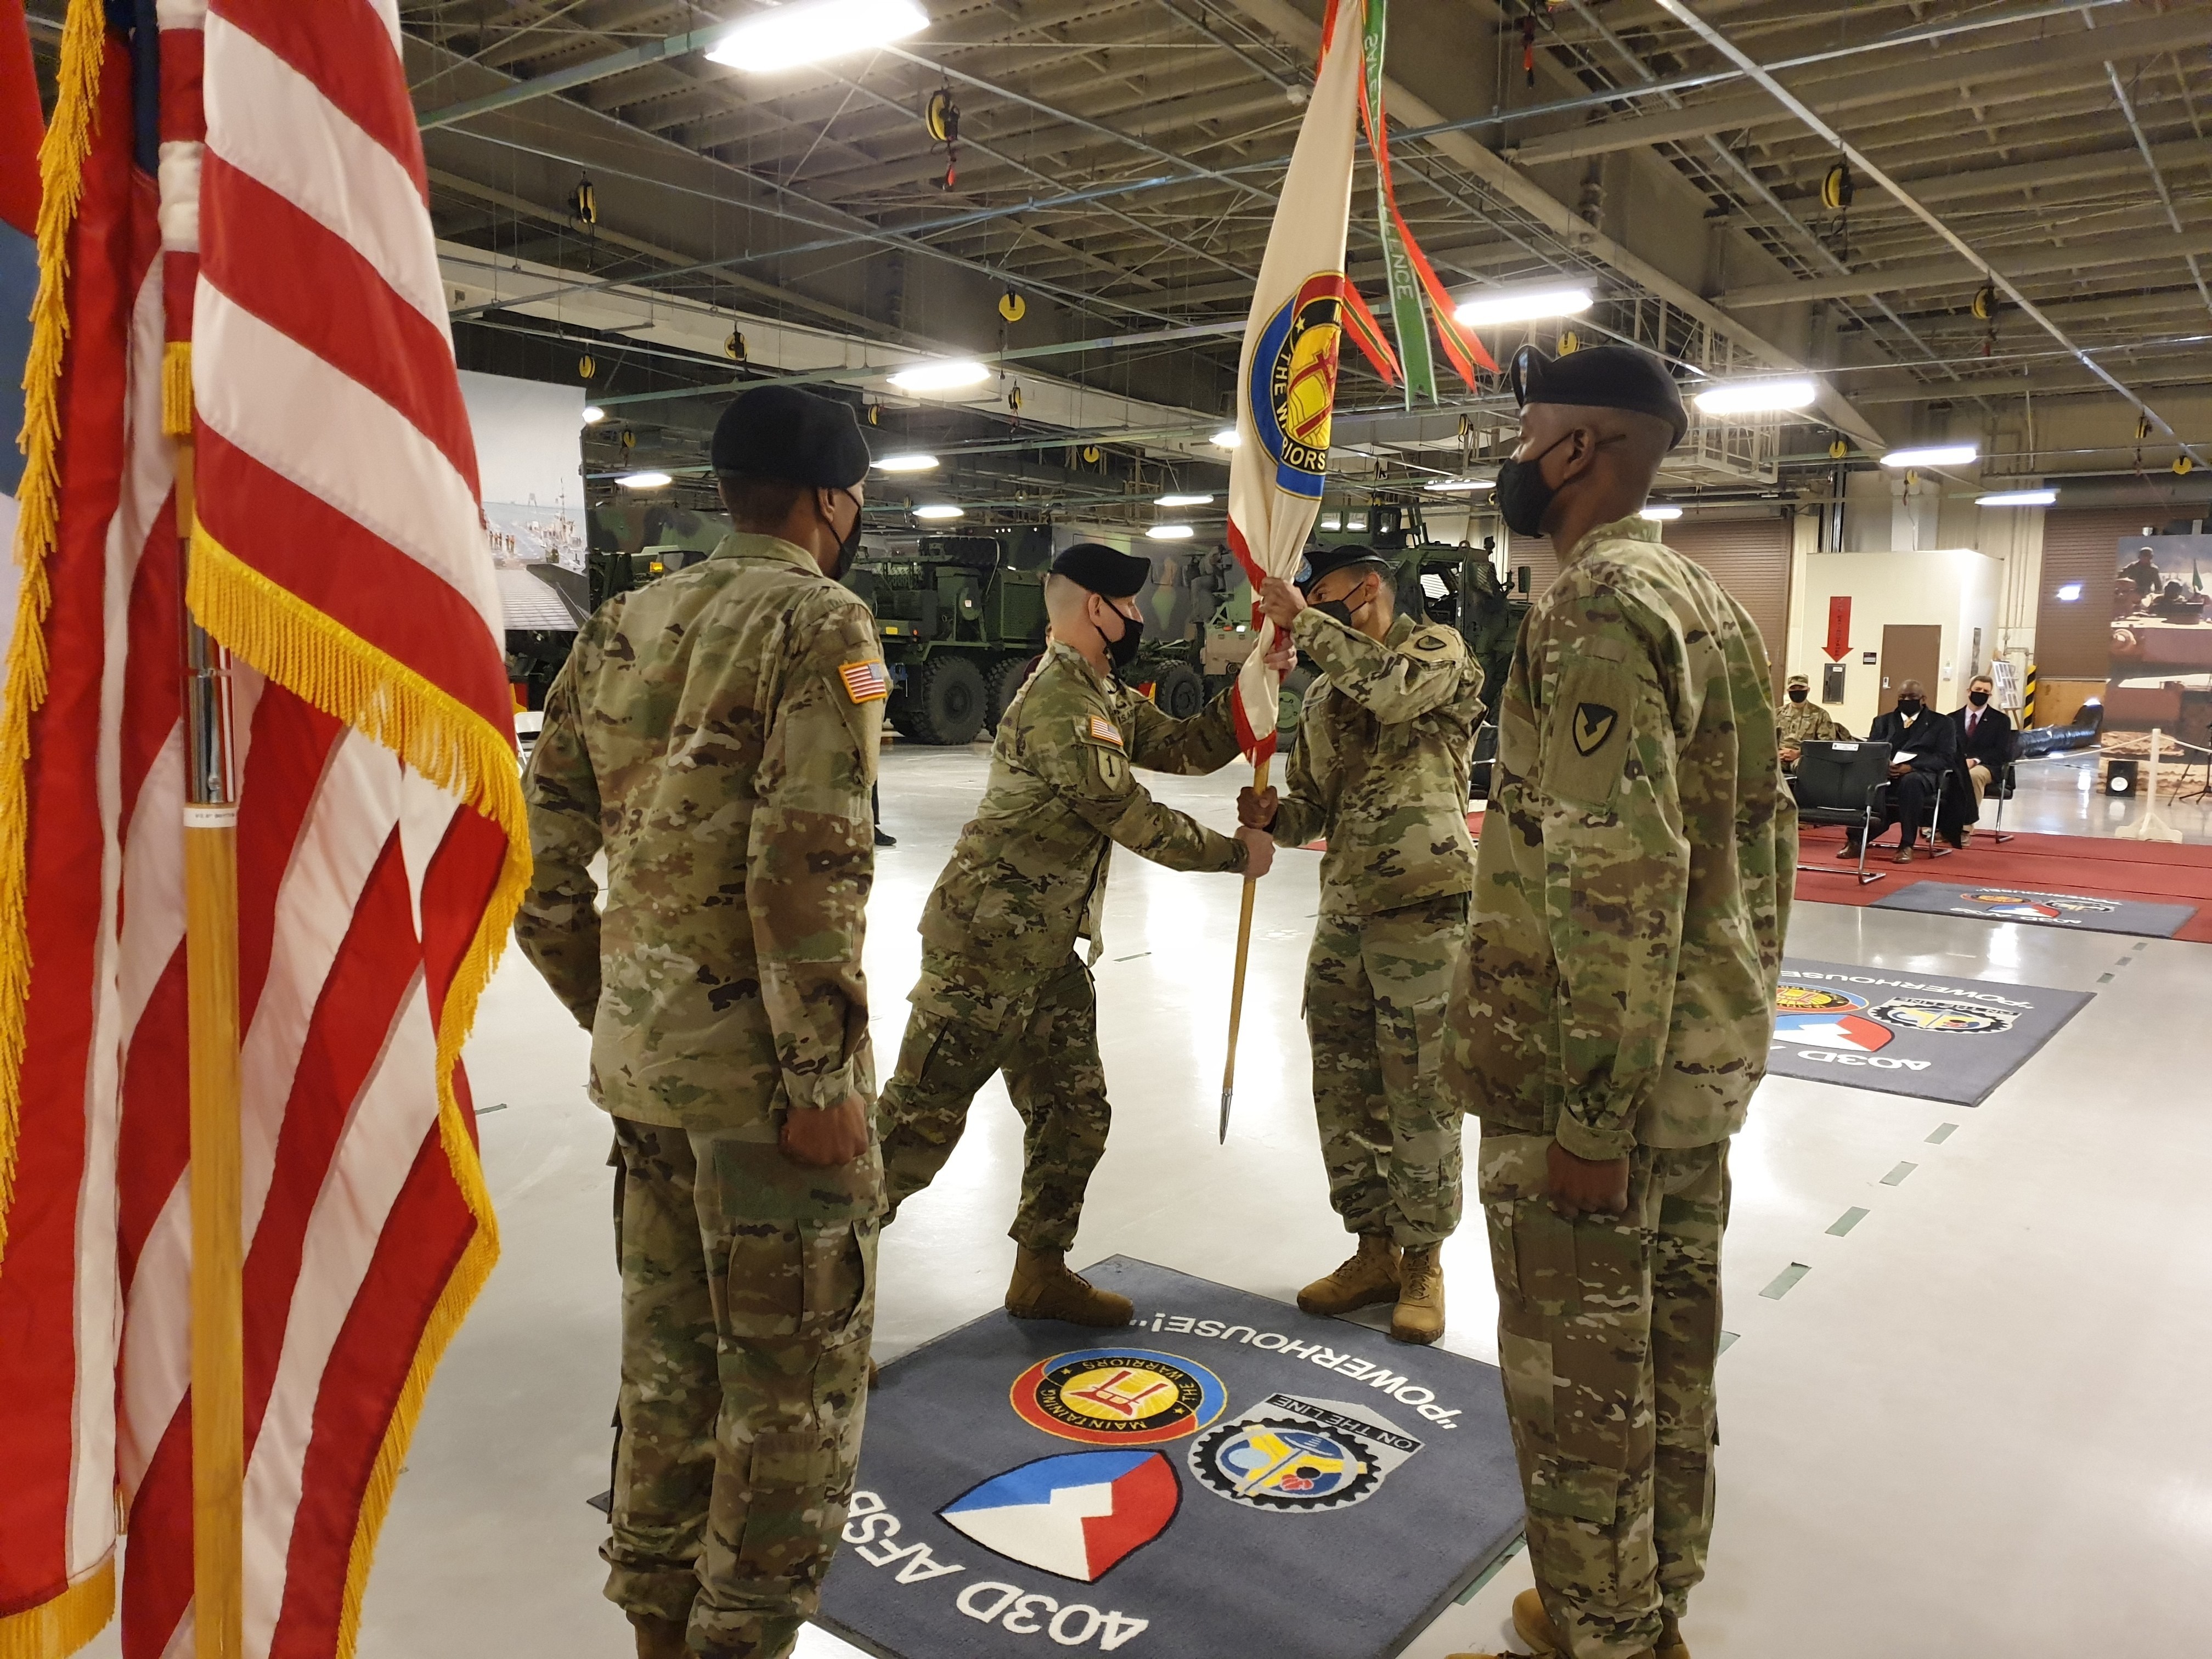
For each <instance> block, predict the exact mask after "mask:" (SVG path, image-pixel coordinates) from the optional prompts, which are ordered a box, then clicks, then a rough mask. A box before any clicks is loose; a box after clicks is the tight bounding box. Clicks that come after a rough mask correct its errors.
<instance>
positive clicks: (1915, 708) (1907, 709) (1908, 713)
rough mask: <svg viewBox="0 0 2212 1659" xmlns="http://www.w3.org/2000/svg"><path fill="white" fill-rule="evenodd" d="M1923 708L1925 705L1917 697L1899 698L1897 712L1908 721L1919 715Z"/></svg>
mask: <svg viewBox="0 0 2212 1659" xmlns="http://www.w3.org/2000/svg"><path fill="white" fill-rule="evenodd" d="M1922 707H1923V704H1922V703H1921V701H1920V699H1919V698H1917V697H1899V699H1898V700H1897V712H1898V713H1899V714H1902V715H1904V716H1905V719H1907V720H1911V719H1912V718H1913V717H1914V716H1915V715H1917V714H1919V712H1920V710H1921V708H1922Z"/></svg>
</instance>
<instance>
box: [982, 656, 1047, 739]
mask: <svg viewBox="0 0 2212 1659" xmlns="http://www.w3.org/2000/svg"><path fill="white" fill-rule="evenodd" d="M1035 661H1036V658H1035V657H1008V658H1006V659H1004V660H1003V661H1000V662H994V663H993V664H992V665H991V671H990V672H989V673H987V674H986V675H985V676H984V677H983V685H984V690H985V692H986V696H985V697H984V700H983V725H984V728H985V729H986V730H987V731H991V732H996V731H997V730H998V729H999V722H1000V720H1004V719H1005V718H1006V705H1007V704H1008V703H1010V702H1012V701H1013V700H1014V693H1015V692H1017V691H1018V690H1021V689H1022V682H1023V681H1024V680H1025V679H1027V678H1029V669H1030V664H1031V663H1033V662H1035Z"/></svg>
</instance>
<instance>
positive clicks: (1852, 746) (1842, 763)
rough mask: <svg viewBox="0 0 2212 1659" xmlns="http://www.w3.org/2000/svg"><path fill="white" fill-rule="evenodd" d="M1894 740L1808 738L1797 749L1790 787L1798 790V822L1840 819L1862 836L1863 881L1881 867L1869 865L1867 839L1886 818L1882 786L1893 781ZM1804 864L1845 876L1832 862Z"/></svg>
mask: <svg viewBox="0 0 2212 1659" xmlns="http://www.w3.org/2000/svg"><path fill="white" fill-rule="evenodd" d="M1889 756H1890V746H1889V745H1888V744H1886V743H1808V744H1805V745H1804V747H1803V748H1802V749H1801V750H1798V753H1797V774H1796V776H1795V777H1793V778H1792V779H1791V780H1790V787H1791V788H1792V789H1793V790H1794V791H1795V792H1796V796H1797V822H1798V823H1801V824H1803V823H1833V824H1839V825H1841V826H1842V828H1843V829H1844V832H1845V833H1846V834H1849V835H1855V836H1857V837H1858V838H1859V867H1858V872H1857V873H1858V879H1859V885H1860V886H1862V887H1863V886H1865V885H1866V884H1868V883H1869V882H1870V881H1880V880H1881V877H1882V872H1881V871H1879V870H1869V869H1868V868H1867V867H1866V861H1867V843H1868V842H1871V841H1872V840H1873V839H1874V837H1875V830H1876V829H1879V828H1880V827H1881V817H1882V814H1881V792H1882V791H1883V790H1884V789H1885V788H1887V787H1888V785H1889ZM1797 867H1798V868H1799V869H1800V870H1809V871H1812V872H1814V873H1816V874H1821V875H1833V876H1840V875H1845V874H1848V873H1850V872H1847V871H1843V870H1838V869H1837V868H1835V867H1834V866H1832V865H1820V864H1803V863H1801V864H1799V865H1798V866H1797Z"/></svg>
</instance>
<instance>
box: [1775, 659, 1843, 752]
mask: <svg viewBox="0 0 2212 1659" xmlns="http://www.w3.org/2000/svg"><path fill="white" fill-rule="evenodd" d="M1789 692H1790V696H1789V701H1788V702H1784V704H1783V705H1782V707H1781V709H1780V710H1779V711H1778V718H1777V721H1776V725H1777V732H1776V736H1777V737H1778V739H1779V741H1780V743H1781V745H1782V769H1783V770H1784V771H1785V772H1794V771H1796V769H1797V757H1798V755H1799V754H1800V753H1801V752H1802V750H1804V747H1805V745H1806V744H1808V743H1834V742H1835V741H1836V740H1837V739H1838V738H1848V737H1849V736H1850V733H1849V732H1846V731H1844V728H1843V727H1842V726H1839V725H1838V724H1837V723H1836V718H1835V716H1834V715H1832V714H1830V713H1829V712H1828V711H1827V710H1826V709H1825V708H1822V707H1820V704H1819V703H1817V702H1814V701H1813V682H1812V681H1810V680H1808V679H1807V678H1805V677H1804V676H1803V675H1802V674H1792V675H1791V676H1790V685H1789Z"/></svg>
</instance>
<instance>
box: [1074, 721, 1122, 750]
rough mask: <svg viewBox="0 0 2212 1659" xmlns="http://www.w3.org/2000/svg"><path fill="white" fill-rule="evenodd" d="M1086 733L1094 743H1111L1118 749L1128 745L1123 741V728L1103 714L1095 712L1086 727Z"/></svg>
mask: <svg viewBox="0 0 2212 1659" xmlns="http://www.w3.org/2000/svg"><path fill="white" fill-rule="evenodd" d="M1084 735H1085V737H1087V738H1090V739H1091V742H1093V743H1110V744H1113V745H1114V747H1115V748H1116V749H1124V748H1127V744H1124V743H1123V742H1122V741H1121V727H1120V726H1116V725H1115V724H1114V722H1113V721H1111V720H1108V719H1107V718H1106V717H1105V716H1104V715H1103V714H1093V715H1092V716H1091V719H1090V721H1089V723H1088V724H1087V725H1086V726H1085V728H1084Z"/></svg>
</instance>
